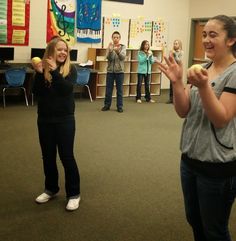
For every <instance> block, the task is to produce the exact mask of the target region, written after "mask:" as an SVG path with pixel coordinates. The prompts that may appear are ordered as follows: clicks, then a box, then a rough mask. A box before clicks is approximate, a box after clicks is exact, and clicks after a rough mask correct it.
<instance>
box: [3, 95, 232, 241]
mask: <svg viewBox="0 0 236 241" xmlns="http://www.w3.org/2000/svg"><path fill="white" fill-rule="evenodd" d="M155 100H158V103H154V104H151V103H142V104H136V103H135V102H134V99H132V98H125V99H124V113H117V112H116V108H115V100H114V102H113V106H112V108H111V110H110V111H108V112H101V111H100V109H101V107H102V106H103V100H96V101H95V102H93V103H90V102H89V100H87V99H76V122H77V132H76V141H75V156H76V159H77V163H78V165H79V168H80V175H81V198H82V201H81V205H80V208H79V210H77V211H75V212H66V211H65V205H66V200H65V191H64V173H63V168H62V165H61V163H60V161H59V160H58V165H59V169H60V170H59V171H60V187H61V190H60V192H59V194H58V196H57V197H56V198H55V199H53V200H52V201H50V202H48V203H46V204H43V205H37V204H36V203H35V202H34V198H35V197H36V196H37V195H38V194H40V193H41V192H42V191H43V172H42V161H41V153H40V148H39V143H38V136H37V129H36V106H34V107H32V106H30V107H28V108H27V107H25V106H24V103H23V102H22V103H9V104H8V106H7V108H6V109H3V108H0V136H1V139H0V147H1V152H0V160H1V171H0V188H1V199H0V207H1V210H0V217H1V220H0V240H3V241H191V240H193V239H192V233H191V229H190V227H189V226H188V224H187V222H186V220H185V214H184V207H183V197H182V192H181V187H180V178H179V156H180V153H179V136H180V130H181V124H182V120H181V119H179V118H178V117H177V115H176V114H175V112H174V110H173V106H172V105H167V104H164V101H165V100H166V98H165V96H164V97H163V96H162V97H157V98H155ZM231 216H232V217H231V222H230V225H231V231H232V235H233V237H234V238H235V239H236V228H235V223H236V209H235V207H234V209H233V212H232V215H231Z"/></svg>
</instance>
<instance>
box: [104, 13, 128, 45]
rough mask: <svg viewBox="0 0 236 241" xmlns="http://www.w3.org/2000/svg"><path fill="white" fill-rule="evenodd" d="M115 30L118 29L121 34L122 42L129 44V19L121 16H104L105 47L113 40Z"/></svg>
mask: <svg viewBox="0 0 236 241" xmlns="http://www.w3.org/2000/svg"><path fill="white" fill-rule="evenodd" d="M115 31H118V32H119V33H120V35H121V41H120V42H121V43H122V44H124V45H126V46H128V36H129V19H123V18H120V17H103V42H102V47H103V48H106V47H107V46H108V44H109V43H110V42H111V35H112V33H113V32H115Z"/></svg>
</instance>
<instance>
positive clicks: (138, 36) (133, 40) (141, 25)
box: [129, 18, 152, 49]
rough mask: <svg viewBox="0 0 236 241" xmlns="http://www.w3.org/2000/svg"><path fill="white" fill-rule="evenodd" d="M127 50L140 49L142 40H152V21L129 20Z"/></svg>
mask: <svg viewBox="0 0 236 241" xmlns="http://www.w3.org/2000/svg"><path fill="white" fill-rule="evenodd" d="M129 36H130V37H129V48H131V49H134V48H140V46H141V43H142V41H143V40H147V41H149V43H150V45H151V39H152V21H149V20H144V19H141V18H140V19H131V21H130V30H129Z"/></svg>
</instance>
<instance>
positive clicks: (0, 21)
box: [0, 0, 30, 45]
mask: <svg viewBox="0 0 236 241" xmlns="http://www.w3.org/2000/svg"><path fill="white" fill-rule="evenodd" d="M29 19H30V1H29V0H1V1H0V30H1V31H0V44H1V45H28V44H29Z"/></svg>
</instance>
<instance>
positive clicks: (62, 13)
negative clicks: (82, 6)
mask: <svg viewBox="0 0 236 241" xmlns="http://www.w3.org/2000/svg"><path fill="white" fill-rule="evenodd" d="M74 29H75V0H48V16H47V42H49V41H50V40H51V38H52V37H54V36H60V37H61V38H63V39H64V40H65V41H67V43H68V44H69V45H70V46H72V45H74V42H75V36H74V35H75V33H74Z"/></svg>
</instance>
